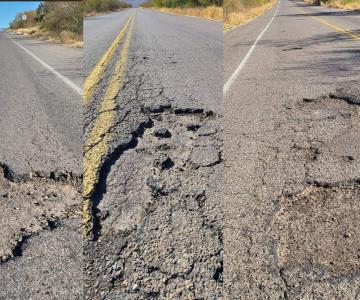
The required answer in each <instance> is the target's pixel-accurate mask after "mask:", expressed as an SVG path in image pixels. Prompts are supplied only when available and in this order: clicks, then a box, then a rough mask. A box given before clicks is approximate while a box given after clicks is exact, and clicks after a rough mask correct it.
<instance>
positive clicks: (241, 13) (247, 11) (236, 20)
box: [224, 0, 277, 31]
mask: <svg viewBox="0 0 360 300" xmlns="http://www.w3.org/2000/svg"><path fill="white" fill-rule="evenodd" d="M276 2H277V0H271V1H270V2H267V3H265V4H263V5H261V6H257V7H251V8H244V9H237V10H233V11H230V12H228V13H227V14H226V15H225V20H224V31H227V30H229V29H231V28H233V27H235V26H239V25H243V24H246V23H248V22H249V21H251V20H252V19H254V18H256V17H257V16H260V15H262V14H263V13H264V12H265V11H266V10H268V9H270V8H272V7H273V6H274V4H275V3H276Z"/></svg>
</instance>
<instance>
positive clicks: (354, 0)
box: [304, 0, 360, 10]
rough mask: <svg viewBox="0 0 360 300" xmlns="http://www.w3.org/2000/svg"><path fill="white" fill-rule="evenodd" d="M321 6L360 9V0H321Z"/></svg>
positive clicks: (307, 0) (308, 0)
mask: <svg viewBox="0 0 360 300" xmlns="http://www.w3.org/2000/svg"><path fill="white" fill-rule="evenodd" d="M304 1H305V2H307V3H313V1H312V0H304ZM321 6H325V7H332V8H340V9H355V10H360V1H359V0H327V1H321Z"/></svg>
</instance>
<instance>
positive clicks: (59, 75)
mask: <svg viewBox="0 0 360 300" xmlns="http://www.w3.org/2000/svg"><path fill="white" fill-rule="evenodd" d="M10 40H12V41H13V42H14V43H15V44H16V45H18V46H19V47H20V48H21V49H23V50H24V51H25V52H26V53H27V54H29V55H30V56H31V57H32V58H34V59H35V60H37V61H38V62H39V63H40V64H41V65H43V66H44V67H45V68H47V69H48V70H49V71H50V72H51V73H53V74H54V75H55V76H56V77H58V78H59V79H61V80H62V81H63V82H65V83H66V84H67V85H68V86H70V87H71V88H72V89H73V90H75V92H77V93H78V94H79V95H82V88H80V87H79V86H78V85H76V84H75V83H73V82H72V81H71V80H69V79H67V78H66V77H65V76H64V75H61V74H60V73H59V72H58V71H56V70H55V69H54V68H53V67H51V66H49V65H48V64H47V63H46V62H44V61H42V60H41V59H40V58H38V57H37V56H36V55H35V54H33V53H31V52H30V51H29V50H28V49H26V48H25V47H23V46H22V45H20V44H19V43H18V42H15V41H14V40H13V39H12V38H10Z"/></svg>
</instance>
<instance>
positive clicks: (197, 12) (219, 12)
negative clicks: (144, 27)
mask: <svg viewBox="0 0 360 300" xmlns="http://www.w3.org/2000/svg"><path fill="white" fill-rule="evenodd" d="M152 9H155V10H157V11H160V12H163V13H168V14H175V15H184V16H192V17H199V18H204V19H211V20H222V19H223V8H222V7H221V6H207V7H193V8H181V7H177V8H167V7H153V8H152Z"/></svg>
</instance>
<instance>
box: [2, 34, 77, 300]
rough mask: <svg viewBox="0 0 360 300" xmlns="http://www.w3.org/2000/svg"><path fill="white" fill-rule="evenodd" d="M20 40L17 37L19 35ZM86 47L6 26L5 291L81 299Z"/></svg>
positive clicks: (5, 293) (4, 294)
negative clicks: (81, 89) (82, 90)
mask: <svg viewBox="0 0 360 300" xmlns="http://www.w3.org/2000/svg"><path fill="white" fill-rule="evenodd" d="M15 42H16V43H18V44H19V45H20V46H19V45H17V44H16V43H15ZM21 47H24V48H25V49H26V50H28V51H30V52H31V53H32V54H33V55H35V56H36V57H38V58H39V59H41V60H42V61H43V62H44V63H45V64H47V65H49V66H50V67H51V68H53V69H55V70H56V71H57V72H59V73H60V74H61V75H63V76H65V77H66V78H67V79H68V80H70V81H72V82H73V83H74V84H75V85H77V86H79V87H80V86H81V85H82V78H83V73H82V72H83V71H82V50H81V49H73V48H67V47H64V46H60V45H56V44H51V43H48V42H44V41H40V40H34V39H31V38H25V37H22V36H17V35H14V34H11V33H7V32H4V31H2V32H0V52H1V56H0V65H1V71H2V74H3V76H1V78H0V88H1V95H0V99H1V108H2V109H1V112H0V128H1V130H0V140H1V144H0V202H1V208H2V209H1V216H0V220H1V221H0V223H1V228H2V230H1V234H0V239H1V246H0V282H1V284H0V286H1V288H0V298H1V299H79V298H81V282H82V263H81V262H82V237H81V196H80V195H81V174H82V167H81V161H82V102H81V97H80V95H79V94H78V93H77V92H76V91H75V90H74V89H73V88H71V87H69V86H68V85H67V84H66V83H65V82H64V81H62V80H61V79H59V77H58V76H56V75H54V73H53V72H51V71H50V70H49V68H46V67H44V65H43V64H41V63H39V61H38V60H36V59H34V58H33V57H32V56H31V55H29V53H27V52H26V51H25V50H24V49H22V48H21Z"/></svg>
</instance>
